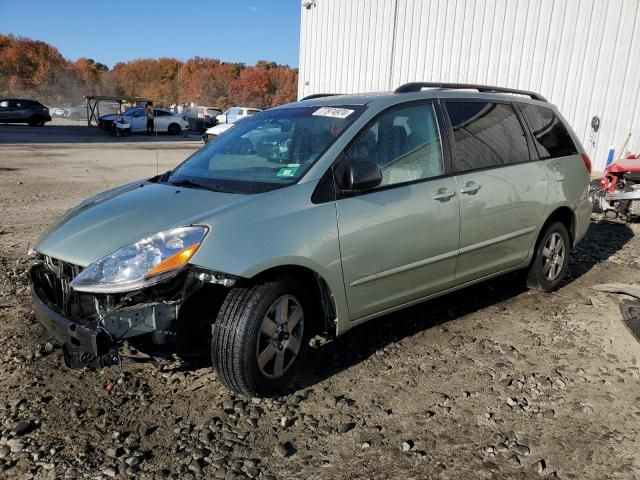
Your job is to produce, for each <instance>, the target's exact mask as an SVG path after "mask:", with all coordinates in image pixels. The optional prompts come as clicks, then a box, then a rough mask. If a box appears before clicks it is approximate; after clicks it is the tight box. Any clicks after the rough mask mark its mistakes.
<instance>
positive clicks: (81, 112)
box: [64, 104, 87, 120]
mask: <svg viewBox="0 0 640 480" xmlns="http://www.w3.org/2000/svg"><path fill="white" fill-rule="evenodd" d="M64 117H65V118H68V119H70V120H86V119H87V106H86V105H85V104H81V105H77V106H75V107H70V108H65V109H64Z"/></svg>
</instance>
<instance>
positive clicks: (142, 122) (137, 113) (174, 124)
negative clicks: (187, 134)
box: [99, 107, 189, 135]
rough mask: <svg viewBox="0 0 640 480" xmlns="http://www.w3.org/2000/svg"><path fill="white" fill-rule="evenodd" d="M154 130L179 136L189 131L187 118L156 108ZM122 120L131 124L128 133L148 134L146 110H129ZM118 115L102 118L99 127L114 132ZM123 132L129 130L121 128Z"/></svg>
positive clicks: (137, 108) (138, 108)
mask: <svg viewBox="0 0 640 480" xmlns="http://www.w3.org/2000/svg"><path fill="white" fill-rule="evenodd" d="M153 111H154V115H155V118H154V130H155V131H156V132H158V133H164V132H168V133H170V134H171V135H177V134H179V133H180V132H181V131H183V130H188V129H189V122H188V121H187V118H186V117H184V116H181V115H178V114H177V113H173V112H172V111H170V110H167V109H165V108H154V109H153ZM121 117H122V120H124V122H127V123H128V124H129V127H128V132H146V131H147V115H146V112H145V111H144V108H140V107H136V108H132V109H130V110H127V111H126V112H124V113H123V114H122V115H121ZM116 118H118V115H117V114H115V115H103V116H102V117H100V121H99V126H100V127H101V128H103V129H104V130H108V131H112V130H113V128H114V122H115V121H116ZM121 130H122V131H123V132H124V130H127V127H125V126H121Z"/></svg>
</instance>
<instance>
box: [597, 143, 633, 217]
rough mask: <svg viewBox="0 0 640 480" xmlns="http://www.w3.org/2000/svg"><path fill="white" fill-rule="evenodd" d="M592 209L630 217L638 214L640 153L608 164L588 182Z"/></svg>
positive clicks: (608, 214)
mask: <svg viewBox="0 0 640 480" xmlns="http://www.w3.org/2000/svg"><path fill="white" fill-rule="evenodd" d="M590 194H591V200H592V201H593V206H594V211H595V212H598V213H604V214H605V216H607V217H608V218H618V217H620V218H623V219H625V220H627V221H633V220H635V219H637V218H639V217H640V155H629V156H628V157H627V158H625V159H621V160H618V161H617V162H616V163H612V164H611V165H609V166H608V167H607V168H606V169H605V171H604V175H603V176H602V178H600V179H599V180H594V181H593V182H591V188H590Z"/></svg>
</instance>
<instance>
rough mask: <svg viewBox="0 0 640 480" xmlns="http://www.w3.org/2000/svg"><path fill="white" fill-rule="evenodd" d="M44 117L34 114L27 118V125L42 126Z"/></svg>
mask: <svg viewBox="0 0 640 480" xmlns="http://www.w3.org/2000/svg"><path fill="white" fill-rule="evenodd" d="M44 123H45V122H44V118H43V117H40V116H38V115H34V116H33V117H31V118H30V119H29V125H30V126H32V127H44Z"/></svg>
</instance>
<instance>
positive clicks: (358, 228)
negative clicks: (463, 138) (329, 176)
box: [336, 102, 460, 320]
mask: <svg viewBox="0 0 640 480" xmlns="http://www.w3.org/2000/svg"><path fill="white" fill-rule="evenodd" d="M362 160H370V161H375V162H377V163H378V165H379V166H380V169H381V170H382V184H381V185H380V186H378V187H376V188H374V189H372V190H369V191H366V192H362V193H361V194H359V195H355V196H347V197H344V198H340V199H338V200H337V204H336V206H337V216H338V230H339V238H340V252H341V258H342V269H343V275H344V284H345V289H346V293H347V301H348V305H349V313H350V316H351V319H352V320H358V319H361V318H363V317H366V316H369V315H372V314H376V313H380V312H383V311H385V310H388V309H390V308H393V307H396V306H399V305H403V304H406V303H410V302H412V301H415V300H419V299H421V298H423V297H425V296H428V295H430V294H432V293H435V292H438V291H441V290H444V289H446V288H447V287H449V286H450V285H451V284H452V282H453V275H454V270H455V265H456V258H457V254H458V236H459V199H460V195H459V194H457V192H456V183H455V179H453V178H452V177H444V176H443V174H444V162H443V151H442V144H441V140H440V135H439V129H438V121H437V119H436V114H435V110H434V106H433V104H432V103H431V102H424V103H419V104H415V103H414V104H411V105H408V106H399V107H394V108H393V109H391V110H387V111H385V112H384V113H382V114H381V115H380V116H379V117H378V118H377V119H376V120H375V121H374V122H373V123H371V124H369V125H368V126H367V127H365V128H364V129H363V131H361V132H360V133H359V134H358V136H357V137H356V138H355V140H354V141H353V142H352V143H351V145H350V146H349V147H348V148H347V149H346V151H345V152H344V153H343V156H342V158H341V160H340V161H341V162H342V161H344V162H346V163H354V162H358V161H362Z"/></svg>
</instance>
